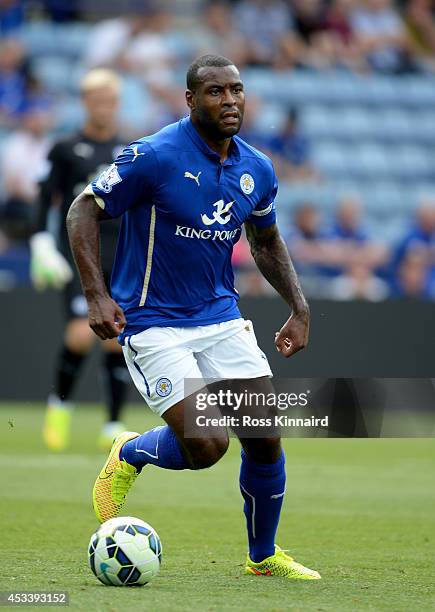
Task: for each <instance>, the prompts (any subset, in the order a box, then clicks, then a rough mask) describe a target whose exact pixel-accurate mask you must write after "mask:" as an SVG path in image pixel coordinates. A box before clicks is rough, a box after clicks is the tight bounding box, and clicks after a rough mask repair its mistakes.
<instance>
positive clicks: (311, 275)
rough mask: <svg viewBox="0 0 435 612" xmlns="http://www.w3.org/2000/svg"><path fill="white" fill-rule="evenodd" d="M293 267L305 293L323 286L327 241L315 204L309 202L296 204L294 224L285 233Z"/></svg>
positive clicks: (327, 249)
mask: <svg viewBox="0 0 435 612" xmlns="http://www.w3.org/2000/svg"><path fill="white" fill-rule="evenodd" d="M285 238H286V242H287V246H288V249H289V252H290V255H291V257H292V260H293V263H294V265H295V268H296V270H297V272H298V274H299V277H300V279H301V283H302V285H303V288H304V291H305V292H306V293H307V294H308V295H319V294H323V293H324V290H325V274H324V264H325V260H329V258H330V254H329V245H328V242H327V238H326V234H325V232H324V231H322V229H321V218H320V214H319V210H318V208H317V207H316V206H315V205H314V204H312V203H311V202H305V203H303V204H301V205H300V206H298V208H297V209H296V211H295V215H294V224H293V226H292V228H291V230H290V232H289V234H288V235H287V236H286V237H285Z"/></svg>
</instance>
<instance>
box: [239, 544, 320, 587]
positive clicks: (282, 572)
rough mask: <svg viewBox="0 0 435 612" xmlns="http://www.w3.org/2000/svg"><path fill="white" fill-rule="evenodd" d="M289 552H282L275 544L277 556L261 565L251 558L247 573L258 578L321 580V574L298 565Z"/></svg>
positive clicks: (247, 561) (246, 569)
mask: <svg viewBox="0 0 435 612" xmlns="http://www.w3.org/2000/svg"><path fill="white" fill-rule="evenodd" d="M287 552H288V551H285V550H282V549H281V548H280V547H279V546H277V545H276V544H275V554H274V555H271V556H270V557H267V559H264V560H263V561H261V562H260V563H254V562H253V561H251V559H250V558H249V554H248V558H247V560H246V567H245V572H246V573H247V574H255V575H256V576H281V577H283V578H296V579H297V580H320V578H321V576H320V574H319V572H316V571H315V570H312V569H309V568H308V567H304V566H303V565H301V564H300V563H296V561H295V560H294V559H293V557H290V556H289V555H287Z"/></svg>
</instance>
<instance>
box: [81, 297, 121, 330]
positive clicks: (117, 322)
mask: <svg viewBox="0 0 435 612" xmlns="http://www.w3.org/2000/svg"><path fill="white" fill-rule="evenodd" d="M88 320H89V327H90V328H91V329H92V331H94V332H95V333H96V334H97V336H99V337H100V338H101V339H102V340H107V339H108V338H116V336H119V334H120V333H121V332H122V331H123V330H124V327H125V325H126V320H125V316H124V312H123V310H122V308H121V306H119V305H118V304H117V303H116V302H115V300H112V298H110V297H106V298H99V299H96V300H88Z"/></svg>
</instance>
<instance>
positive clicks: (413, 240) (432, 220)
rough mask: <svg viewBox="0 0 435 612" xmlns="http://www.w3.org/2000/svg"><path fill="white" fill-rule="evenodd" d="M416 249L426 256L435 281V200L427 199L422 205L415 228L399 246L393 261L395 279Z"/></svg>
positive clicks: (430, 272)
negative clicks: (409, 253)
mask: <svg viewBox="0 0 435 612" xmlns="http://www.w3.org/2000/svg"><path fill="white" fill-rule="evenodd" d="M416 249H418V250H419V252H421V253H425V254H426V255H425V257H426V264H427V267H428V270H429V275H430V280H431V281H432V280H433V281H435V198H425V199H424V200H423V201H422V202H421V203H420V205H419V207H418V209H417V211H416V216H415V223H414V227H412V228H411V229H410V230H409V231H408V232H407V233H406V235H405V236H404V237H403V238H402V240H401V241H400V242H399V244H398V245H397V247H396V249H395V253H394V256H393V261H392V274H393V277H394V278H397V277H398V276H399V275H400V273H399V269H400V268H401V265H402V263H403V261H404V260H405V259H406V258H407V255H408V252H410V251H415V250H416ZM411 263H412V262H411ZM414 265H415V264H414ZM410 267H411V268H413V265H411V264H410ZM405 269H406V266H405Z"/></svg>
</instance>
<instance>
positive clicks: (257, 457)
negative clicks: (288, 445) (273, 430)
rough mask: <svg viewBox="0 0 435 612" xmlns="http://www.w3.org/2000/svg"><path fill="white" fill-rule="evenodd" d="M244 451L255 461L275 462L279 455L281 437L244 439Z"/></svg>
mask: <svg viewBox="0 0 435 612" xmlns="http://www.w3.org/2000/svg"><path fill="white" fill-rule="evenodd" d="M244 446H245V452H246V453H247V455H248V457H249V458H250V459H252V461H256V462H257V463H275V462H276V461H278V459H279V458H280V456H281V439H280V438H278V437H276V438H261V439H258V438H257V439H255V438H252V439H251V440H249V441H248V440H246V441H245V444H244Z"/></svg>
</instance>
